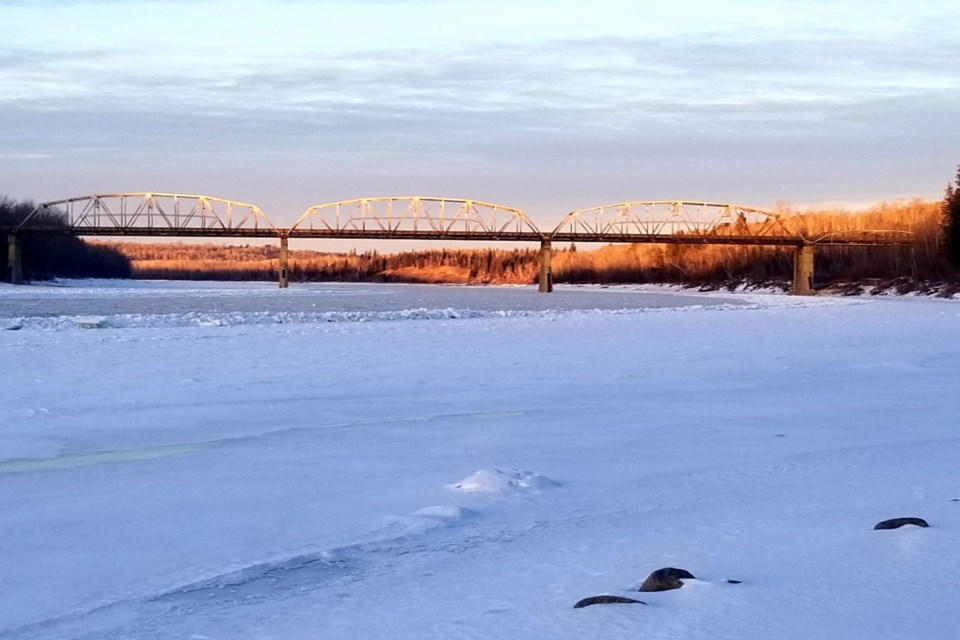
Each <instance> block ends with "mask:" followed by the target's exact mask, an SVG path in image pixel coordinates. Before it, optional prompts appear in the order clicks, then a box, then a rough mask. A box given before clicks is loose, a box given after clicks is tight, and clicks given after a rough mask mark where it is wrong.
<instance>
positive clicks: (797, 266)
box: [791, 244, 814, 296]
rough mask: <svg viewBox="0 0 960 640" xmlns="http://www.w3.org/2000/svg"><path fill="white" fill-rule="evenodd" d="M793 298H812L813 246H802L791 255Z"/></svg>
mask: <svg viewBox="0 0 960 640" xmlns="http://www.w3.org/2000/svg"><path fill="white" fill-rule="evenodd" d="M791 293H792V294H793V295H795V296H812V295H814V291H813V245H812V244H802V245H800V246H799V247H797V248H796V249H795V250H794V254H793V291H792V292H791Z"/></svg>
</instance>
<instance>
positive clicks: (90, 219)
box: [15, 192, 279, 237]
mask: <svg viewBox="0 0 960 640" xmlns="http://www.w3.org/2000/svg"><path fill="white" fill-rule="evenodd" d="M15 232H17V233H20V232H24V233H38V232H48V233H73V234H76V235H83V234H84V233H89V234H92V235H138V234H141V235H160V236H164V235H166V236H244V235H246V236H261V237H263V236H267V237H270V236H276V235H278V233H279V230H278V229H277V228H276V226H275V225H274V224H273V222H271V221H270V219H269V218H267V216H266V215H265V214H264V213H263V211H261V210H260V207H258V206H256V205H253V204H249V203H246V202H238V201H236V200H226V199H224V198H216V197H213V196H205V195H191V194H182V193H146V192H144V193H111V194H95V195H89V196H80V197H76V198H68V199H65V200H55V201H51V202H44V203H42V204H40V205H38V206H37V208H36V209H34V210H33V212H32V213H31V214H30V215H29V216H27V218H25V219H24V220H23V221H22V222H21V223H20V224H19V225H18V226H17V228H16V230H15Z"/></svg>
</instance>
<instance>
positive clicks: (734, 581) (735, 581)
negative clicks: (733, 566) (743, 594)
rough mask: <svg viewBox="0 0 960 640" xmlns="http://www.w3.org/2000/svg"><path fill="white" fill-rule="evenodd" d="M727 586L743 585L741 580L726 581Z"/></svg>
mask: <svg viewBox="0 0 960 640" xmlns="http://www.w3.org/2000/svg"><path fill="white" fill-rule="evenodd" d="M727 583H728V584H743V581H742V580H727Z"/></svg>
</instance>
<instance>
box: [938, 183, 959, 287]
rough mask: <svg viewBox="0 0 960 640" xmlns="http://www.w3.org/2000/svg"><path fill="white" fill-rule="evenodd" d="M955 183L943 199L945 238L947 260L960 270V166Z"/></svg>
mask: <svg viewBox="0 0 960 640" xmlns="http://www.w3.org/2000/svg"><path fill="white" fill-rule="evenodd" d="M955 182H956V185H953V184H949V183H948V184H947V190H946V193H945V194H944V198H943V206H942V211H943V237H944V250H945V253H946V256H947V259H948V260H949V261H950V264H951V265H952V266H953V268H954V269H960V166H958V167H957V177H956V180H955Z"/></svg>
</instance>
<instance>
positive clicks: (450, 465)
mask: <svg viewBox="0 0 960 640" xmlns="http://www.w3.org/2000/svg"><path fill="white" fill-rule="evenodd" d="M242 290H243V285H230V286H226V287H224V288H220V287H218V286H216V285H206V284H204V285H177V284H147V285H138V286H137V287H133V288H125V287H124V286H123V285H122V284H109V285H104V286H102V287H101V285H100V284H99V283H83V286H81V287H76V286H73V287H71V286H63V287H27V288H17V289H14V288H11V287H2V288H0V311H2V313H0V316H2V317H3V321H4V323H5V325H3V326H6V327H7V328H10V329H13V328H17V329H18V330H7V331H0V401H2V414H0V415H2V420H0V638H2V639H4V640H6V639H18V640H20V639H41V638H42V639H54V638H56V639H61V638H63V639H66V638H71V639H84V640H92V639H95V638H96V639H100V638H124V639H126V638H264V639H266V638H277V639H290V640H297V639H300V638H311V639H313V638H377V639H383V638H411V639H412V638H418V639H419V638H444V639H447V638H454V639H457V638H502V637H509V638H518V639H526V638H551V639H554V638H618V639H619V638H625V637H645V638H671V639H674V638H678V637H682V638H688V639H698V638H703V639H707V638H743V639H757V640H759V639H764V640H766V639H769V638H783V639H800V638H804V639H806V638H920V637H923V638H942V639H949V638H956V637H960V618H958V617H957V616H956V613H955V608H956V602H957V600H958V597H960V584H958V578H957V577H956V576H957V575H960V557H958V555H957V553H956V549H957V547H958V543H960V502H958V501H957V500H958V499H960V471H958V470H960V462H958V461H960V430H958V423H960V417H958V416H960V400H958V396H957V387H958V382H960V364H958V363H960V303H956V302H952V301H942V300H920V299H882V300H879V299H854V300H848V299H819V298H818V299H798V298H788V297H784V296H779V295H756V294H755V295H736V296H731V295H730V294H690V293H686V292H682V293H670V292H664V291H659V290H655V289H651V288H639V289H636V288H624V289H614V290H611V291H607V292H605V293H604V294H602V295H601V294H599V293H597V294H593V293H584V294H583V295H585V296H586V295H596V306H595V307H594V306H591V303H583V304H581V303H580V302H578V303H576V304H570V305H566V306H560V307H556V308H550V305H551V304H555V303H549V302H545V301H543V300H544V299H549V296H543V297H540V298H538V301H537V302H535V303H531V304H530V305H526V303H523V302H517V301H519V300H521V298H520V297H519V296H523V295H529V296H534V297H536V296H537V294H536V293H535V292H534V291H531V290H530V289H519V290H511V291H510V292H509V293H505V294H502V295H504V296H505V297H504V298H503V299H504V300H505V301H506V302H505V303H504V304H502V305H499V306H500V307H502V308H499V309H498V308H497V307H498V305H497V304H496V303H495V300H494V297H495V295H499V294H495V293H491V291H495V290H486V291H481V292H480V293H478V294H477V295H478V298H477V299H478V300H479V299H481V298H482V300H483V303H482V304H479V303H478V304H477V305H471V304H470V302H469V300H470V296H471V295H473V294H472V293H469V292H466V291H465V290H456V291H455V292H454V293H453V294H451V295H453V296H454V297H455V299H454V300H453V302H451V303H450V304H446V303H444V302H442V300H446V298H443V296H442V295H441V296H440V297H435V296H434V294H432V293H430V291H432V290H429V289H423V288H420V289H411V291H413V292H416V296H415V298H416V299H412V300H411V304H410V305H409V306H408V307H404V306H402V305H401V306H396V305H381V306H378V305H380V304H381V303H380V302H368V303H364V304H366V306H367V308H366V309H365V308H364V304H360V303H358V304H357V307H356V308H354V307H350V306H349V305H348V304H347V303H346V302H344V303H343V305H342V307H341V308H339V309H333V310H331V309H325V308H322V307H318V308H316V309H312V308H311V309H309V310H305V309H304V307H303V304H304V303H305V301H307V300H310V301H312V300H314V299H313V298H311V297H309V294H308V293H304V291H305V290H306V291H309V289H305V288H300V289H299V290H298V289H297V288H294V289H291V290H290V291H291V292H294V293H293V295H292V297H291V298H289V299H287V298H284V299H283V300H288V301H289V300H299V302H298V303H297V304H296V305H292V306H290V307H289V308H279V307H271V308H270V309H268V310H262V309H261V310H257V309H256V308H246V307H244V306H243V305H245V304H247V303H246V302H244V301H242V300H240V298H242V296H243V294H242ZM250 290H251V291H253V290H256V291H261V289H258V288H257V287H253V288H252V289H250ZM331 291H334V293H337V292H339V293H337V295H341V296H343V295H345V294H344V293H343V292H344V291H347V292H348V294H349V295H351V296H352V295H353V293H352V292H353V291H356V292H357V295H367V296H368V298H367V299H368V300H383V299H385V298H384V296H398V297H397V298H396V299H397V300H400V299H401V298H402V294H399V293H396V290H394V289H378V288H376V287H371V288H369V289H368V288H364V287H353V288H350V289H339V290H337V289H336V288H335V287H333V288H331ZM385 291H386V292H388V293H383V292H385ZM105 292H106V293H105ZM150 292H152V293H156V294H157V295H167V296H170V297H171V298H172V297H178V299H182V300H181V301H182V306H179V307H177V309H176V310H175V312H174V313H163V310H162V308H161V307H162V305H160V304H159V303H155V301H154V302H151V301H152V300H154V298H152V297H150V295H152V294H151V293H150ZM421 292H422V293H421ZM251 295H253V296H254V297H256V296H261V297H262V298H263V299H264V300H266V299H268V298H269V299H271V300H272V299H273V298H272V296H281V295H283V294H279V293H277V294H274V293H272V292H267V291H266V289H262V293H254V294H251ZM443 295H447V294H443ZM570 295H573V294H570ZM111 296H112V298H111ZM297 296H300V298H297ZM378 296H379V297H378ZM432 296H434V297H432ZM609 296H614V297H615V296H619V297H620V299H622V302H616V301H614V302H610V300H611V298H610V297H609ZM644 296H652V298H651V299H655V300H656V301H657V302H656V303H655V304H652V305H651V306H653V307H655V308H654V309H647V308H645V306H644V303H643V300H644ZM657 296H660V297H657ZM235 298H237V300H234V299H235ZM141 299H142V301H143V305H145V306H149V305H151V304H154V305H155V307H156V308H152V309H150V310H148V311H143V312H142V313H138V312H137V311H136V309H137V308H138V307H137V306H136V304H135V302H136V301H137V300H141ZM278 299H280V298H278ZM351 299H352V298H351ZM191 300H196V301H199V302H197V306H200V307H203V310H202V311H199V312H195V313H197V314H206V317H207V318H208V319H213V320H221V322H219V323H218V322H208V323H206V322H200V321H194V320H191V317H192V316H190V315H189V314H191V313H194V312H192V311H190V304H191ZM224 300H226V301H227V302H226V303H223V306H220V305H221V302H222V301H224ZM438 300H441V302H438ZM554 300H563V298H562V297H561V298H555V299H554ZM670 300H674V301H675V302H673V303H671V302H670ZM78 301H79V303H80V304H79V306H77V302H78ZM271 304H272V303H271ZM282 304H287V302H283V303H282ZM310 304H314V303H313V302H310ZM350 304H352V303H350ZM71 305H74V306H71ZM445 308H450V309H459V310H464V311H466V312H468V313H463V314H457V315H450V314H448V315H443V314H438V315H436V316H434V315H431V314H430V313H421V314H417V313H410V314H407V315H404V314H403V312H404V311H406V310H415V309H425V310H428V311H430V310H437V309H445ZM44 310H49V312H50V314H49V315H44ZM651 311H653V312H651ZM328 312H336V313H359V314H364V313H365V314H366V315H360V316H357V317H346V316H344V318H343V319H342V320H341V321H337V322H330V321H328V320H326V319H324V318H323V314H324V313H328ZM258 313H259V314H261V316H257V315H256V314H258ZM297 313H303V314H306V315H303V316H289V317H295V318H297V319H296V321H287V320H286V318H287V317H288V316H283V315H282V314H297ZM310 314H314V315H310ZM377 314H381V315H377ZM122 317H129V318H131V319H128V320H127V321H120V320H118V318H122ZM258 317H259V318H260V319H257V318H258ZM64 318H86V319H88V320H89V319H91V318H93V319H96V320H97V322H95V323H90V322H88V323H81V322H77V321H75V320H74V321H67V320H63V319H64ZM264 318H269V320H264ZM277 318H280V319H281V320H283V321H278V320H277ZM83 324H94V325H97V328H90V329H85V328H82V326H81V325H83ZM458 485H459V488H458ZM464 489H473V490H466V491H465V490H464ZM901 516H917V517H922V518H925V519H926V520H927V521H929V522H930V525H931V526H930V528H928V529H920V528H917V527H904V528H902V529H897V530H892V531H874V530H872V527H873V525H874V524H875V523H876V522H878V521H880V520H884V519H887V518H893V517H901ZM667 566H676V567H682V568H685V569H688V570H689V571H691V572H692V573H693V574H694V575H696V576H697V580H692V581H687V584H686V585H685V586H684V588H683V589H680V590H676V591H669V592H663V593H644V594H642V595H641V594H637V593H636V591H633V589H635V588H636V586H637V585H638V584H639V583H640V582H641V581H642V580H643V579H644V578H645V577H646V576H647V574H649V573H650V572H651V571H652V570H654V569H657V568H660V567H667ZM728 579H735V580H740V581H742V583H741V584H730V583H727V582H726V580H728ZM602 593H612V594H617V595H623V596H627V597H631V596H632V597H635V598H637V599H640V600H644V601H645V602H647V603H648V604H647V605H645V606H644V605H606V606H602V605H598V606H592V607H589V608H585V609H578V610H574V609H572V606H573V604H574V603H575V602H577V601H578V600H580V599H581V598H584V597H587V596H593V595H598V594H602Z"/></svg>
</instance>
